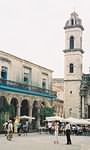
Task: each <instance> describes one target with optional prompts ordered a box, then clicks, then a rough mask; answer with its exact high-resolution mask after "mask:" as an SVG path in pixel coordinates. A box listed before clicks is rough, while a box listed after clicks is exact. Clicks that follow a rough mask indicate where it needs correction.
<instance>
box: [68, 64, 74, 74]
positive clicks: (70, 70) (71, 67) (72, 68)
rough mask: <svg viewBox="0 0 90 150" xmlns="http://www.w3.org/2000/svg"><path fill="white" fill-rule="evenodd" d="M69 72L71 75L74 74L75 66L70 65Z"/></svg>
mask: <svg viewBox="0 0 90 150" xmlns="http://www.w3.org/2000/svg"><path fill="white" fill-rule="evenodd" d="M69 72H70V73H73V72H74V65H73V64H70V65H69Z"/></svg>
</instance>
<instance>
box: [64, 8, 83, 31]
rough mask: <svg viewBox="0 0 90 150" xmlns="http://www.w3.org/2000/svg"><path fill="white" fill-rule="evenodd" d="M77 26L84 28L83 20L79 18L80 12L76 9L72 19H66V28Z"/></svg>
mask: <svg viewBox="0 0 90 150" xmlns="http://www.w3.org/2000/svg"><path fill="white" fill-rule="evenodd" d="M76 27H78V28H81V30H84V28H83V26H82V20H81V19H80V18H79V16H78V14H77V13H76V12H75V11H74V12H72V13H71V16H70V19H69V20H67V21H66V23H65V27H64V29H68V28H76Z"/></svg>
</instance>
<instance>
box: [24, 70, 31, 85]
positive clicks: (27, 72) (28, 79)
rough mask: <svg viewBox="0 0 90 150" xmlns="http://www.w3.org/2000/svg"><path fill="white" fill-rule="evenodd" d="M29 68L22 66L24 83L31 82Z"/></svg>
mask: <svg viewBox="0 0 90 150" xmlns="http://www.w3.org/2000/svg"><path fill="white" fill-rule="evenodd" d="M31 72H32V71H31V68H26V67H25V68H24V78H23V80H24V83H27V84H31Z"/></svg>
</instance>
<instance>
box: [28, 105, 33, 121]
mask: <svg viewBox="0 0 90 150" xmlns="http://www.w3.org/2000/svg"><path fill="white" fill-rule="evenodd" d="M32 105H33V103H31V102H30V103H29V116H30V117H32ZM31 122H32V119H31V120H30V123H31Z"/></svg>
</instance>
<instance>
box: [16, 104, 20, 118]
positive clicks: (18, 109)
mask: <svg viewBox="0 0 90 150" xmlns="http://www.w3.org/2000/svg"><path fill="white" fill-rule="evenodd" d="M20 109H21V103H20V102H19V103H18V104H17V116H18V117H19V116H20Z"/></svg>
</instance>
